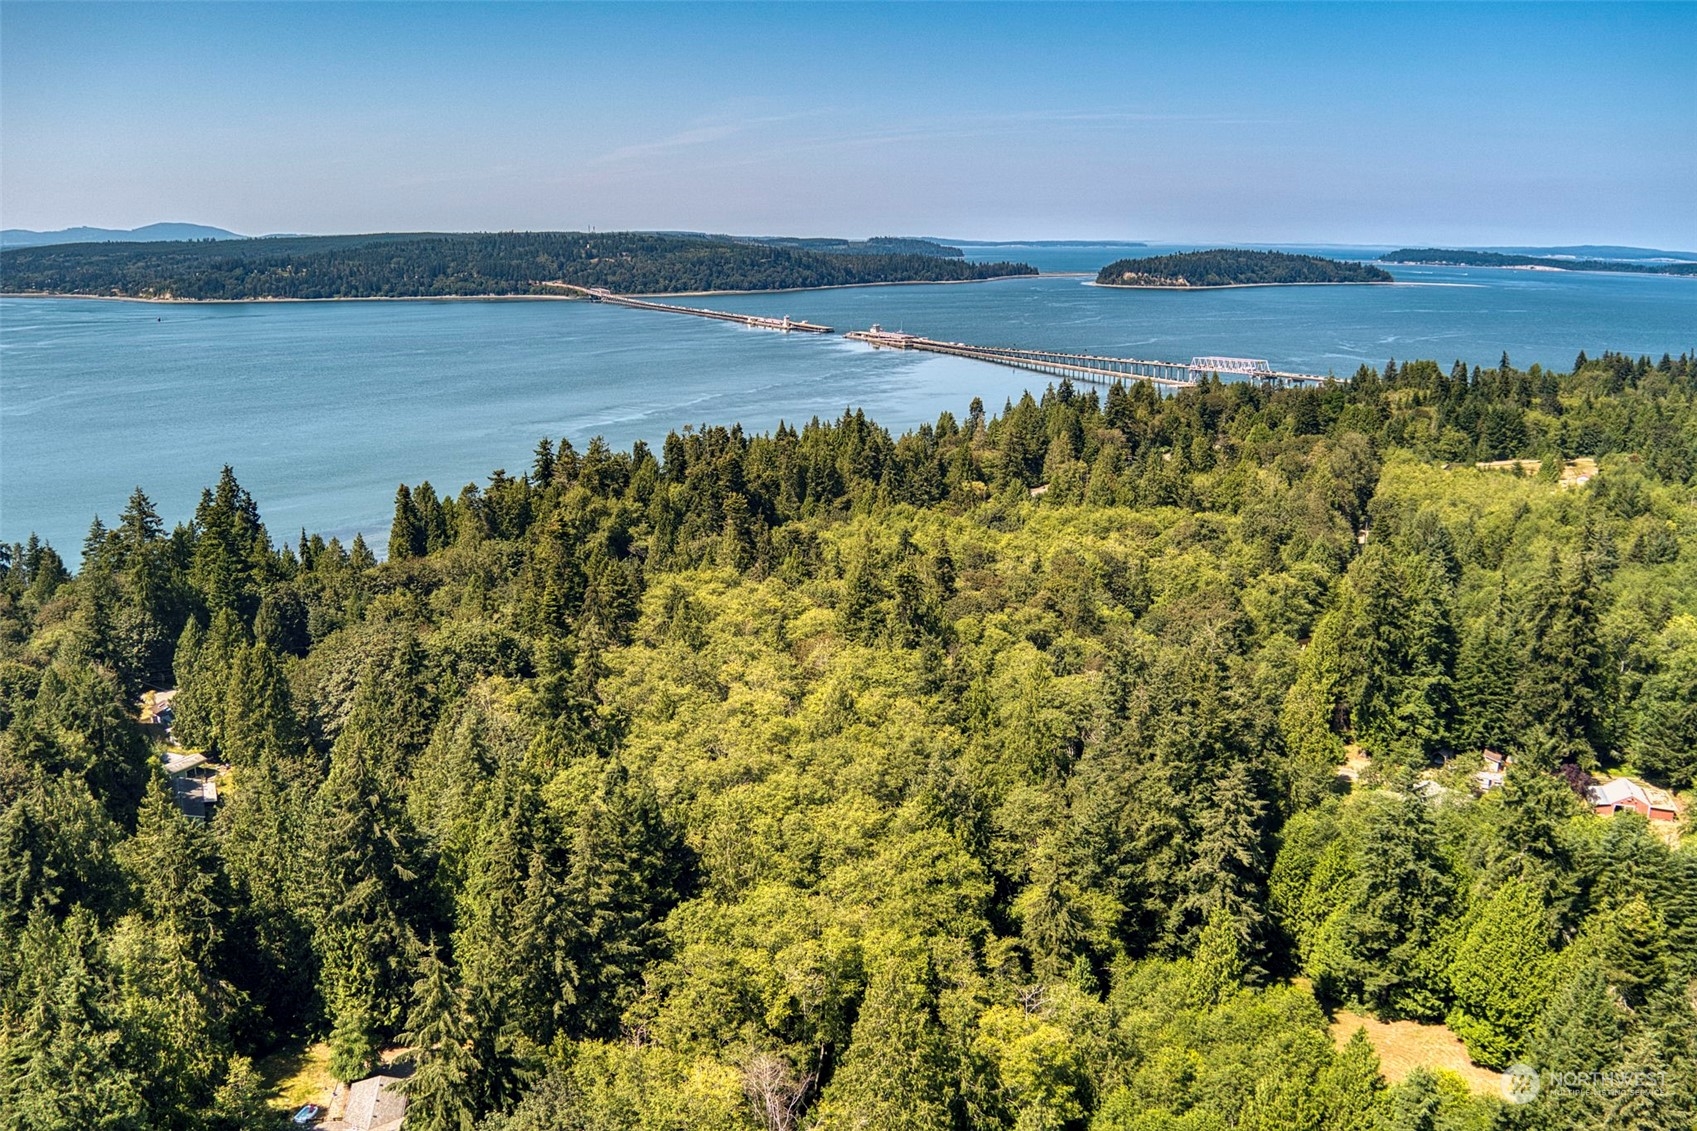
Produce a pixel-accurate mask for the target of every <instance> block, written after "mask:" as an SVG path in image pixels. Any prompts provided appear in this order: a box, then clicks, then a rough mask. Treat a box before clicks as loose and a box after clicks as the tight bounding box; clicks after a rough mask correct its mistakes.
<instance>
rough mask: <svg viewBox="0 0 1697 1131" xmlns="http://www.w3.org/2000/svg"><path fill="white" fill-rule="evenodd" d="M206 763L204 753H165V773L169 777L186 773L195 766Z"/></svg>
mask: <svg viewBox="0 0 1697 1131" xmlns="http://www.w3.org/2000/svg"><path fill="white" fill-rule="evenodd" d="M205 764H206V755H204V754H167V755H165V773H166V774H167V775H168V776H170V777H176V776H177V775H178V774H186V773H188V772H189V771H190V770H192V769H194V768H195V767H197V766H204V765H205Z"/></svg>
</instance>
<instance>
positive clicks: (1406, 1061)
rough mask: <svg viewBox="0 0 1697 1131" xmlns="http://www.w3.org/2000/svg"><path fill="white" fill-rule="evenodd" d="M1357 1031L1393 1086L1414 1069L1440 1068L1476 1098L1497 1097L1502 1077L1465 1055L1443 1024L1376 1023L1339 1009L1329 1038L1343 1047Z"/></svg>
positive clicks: (1461, 1047)
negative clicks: (1463, 1083) (1370, 1046)
mask: <svg viewBox="0 0 1697 1131" xmlns="http://www.w3.org/2000/svg"><path fill="white" fill-rule="evenodd" d="M1356 1029H1366V1030H1367V1039H1368V1040H1369V1041H1371V1042H1372V1044H1373V1051H1374V1052H1376V1053H1378V1054H1379V1071H1381V1072H1382V1073H1384V1076H1385V1079H1386V1080H1389V1081H1390V1082H1391V1083H1393V1084H1395V1083H1397V1082H1399V1081H1400V1080H1402V1079H1403V1078H1404V1077H1406V1076H1407V1075H1408V1074H1409V1073H1410V1072H1412V1071H1414V1070H1415V1069H1416V1068H1427V1069H1433V1070H1437V1069H1443V1070H1444V1071H1446V1072H1453V1073H1455V1074H1456V1075H1457V1076H1460V1077H1461V1078H1462V1079H1463V1080H1465V1081H1467V1086H1468V1087H1469V1088H1471V1089H1472V1090H1473V1092H1474V1094H1475V1095H1493V1096H1494V1095H1497V1094H1499V1088H1500V1087H1501V1082H1502V1077H1501V1076H1500V1075H1499V1074H1498V1073H1496V1072H1493V1071H1492V1070H1491V1069H1489V1068H1481V1067H1479V1066H1478V1065H1477V1064H1474V1063H1473V1062H1472V1061H1471V1060H1469V1059H1468V1056H1467V1047H1466V1046H1465V1045H1463V1044H1462V1043H1461V1039H1460V1038H1459V1037H1457V1036H1456V1035H1455V1034H1454V1033H1452V1032H1450V1031H1449V1029H1448V1028H1447V1027H1445V1026H1443V1025H1429V1024H1424V1023H1422V1022H1419V1021H1379V1020H1377V1019H1375V1018H1372V1017H1365V1016H1363V1015H1361V1014H1359V1013H1351V1012H1350V1011H1349V1010H1347V1009H1340V1010H1338V1012H1337V1015H1336V1016H1335V1017H1333V1019H1332V1039H1333V1040H1334V1041H1336V1042H1337V1044H1338V1047H1339V1048H1342V1047H1343V1046H1344V1045H1345V1044H1346V1043H1348V1041H1349V1039H1350V1037H1352V1036H1354V1035H1355V1030H1356Z"/></svg>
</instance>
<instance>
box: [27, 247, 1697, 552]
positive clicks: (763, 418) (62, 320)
mask: <svg viewBox="0 0 1697 1131" xmlns="http://www.w3.org/2000/svg"><path fill="white" fill-rule="evenodd" d="M1169 250H1181V249H1179V248H1168V247H1153V246H1152V247H1130V246H1126V245H1115V244H1101V245H1059V246H1057V245H1037V244H1011V245H1005V246H987V245H974V246H972V247H970V248H969V249H968V251H969V255H970V256H971V258H973V259H980V260H998V259H1014V260H1022V261H1024V262H1028V263H1031V264H1033V265H1034V266H1036V267H1038V268H1039V269H1040V270H1042V271H1044V272H1053V274H1045V275H1042V276H1039V277H1035V278H1031V277H1023V278H1014V279H1007V280H1000V281H995V282H987V283H970V284H948V285H903V286H880V287H860V288H845V289H838V290H815V291H797V292H787V293H779V294H754V295H716V296H713V297H712V298H691V299H683V300H679V301H682V302H687V303H690V304H693V305H699V306H712V307H714V308H717V309H722V310H730V311H737V312H740V313H748V314H766V315H784V314H788V315H790V316H791V317H794V318H798V319H806V320H808V321H812V322H818V323H823V324H826V325H830V326H833V327H835V328H836V329H837V330H839V331H843V330H853V329H865V328H866V327H868V326H870V325H872V324H874V323H877V324H880V325H882V326H884V327H885V328H886V329H900V330H907V331H910V332H913V333H918V334H923V335H925V336H928V337H933V338H941V339H944V340H949V341H963V342H970V343H974V344H981V345H1005V346H1021V347H1028V348H1041V349H1054V350H1064V351H1075V352H1086V353H1095V354H1107V355H1113V356H1123V357H1140V358H1148V359H1163V360H1172V361H1188V360H1189V359H1190V358H1191V357H1193V356H1197V355H1204V354H1207V355H1227V356H1237V357H1254V358H1264V359H1266V360H1268V361H1269V362H1271V363H1272V365H1273V366H1274V367H1275V368H1278V369H1285V370H1292V371H1298V372H1309V373H1320V374H1325V373H1336V374H1337V375H1339V376H1347V375H1348V374H1350V373H1353V372H1354V371H1355V369H1356V367H1357V366H1359V365H1361V364H1363V363H1367V364H1372V365H1383V364H1384V363H1385V361H1386V360H1387V359H1390V358H1396V359H1397V360H1398V361H1399V362H1400V361H1405V360H1409V359H1413V358H1432V359H1434V360H1436V361H1438V362H1439V363H1440V364H1442V365H1444V366H1445V367H1448V365H1449V364H1450V363H1451V362H1452V361H1454V360H1457V359H1460V360H1462V361H1464V362H1466V363H1467V364H1469V365H1475V364H1477V365H1483V366H1491V365H1495V364H1496V363H1497V360H1498V358H1499V357H1500V355H1501V354H1502V353H1503V352H1505V351H1506V352H1507V353H1508V354H1509V357H1510V359H1511V361H1512V362H1513V363H1514V364H1515V365H1517V366H1521V367H1526V366H1529V365H1531V364H1532V363H1533V362H1538V363H1540V364H1542V365H1545V366H1547V367H1549V366H1553V367H1557V368H1560V369H1563V370H1565V369H1567V368H1568V367H1569V366H1570V365H1571V364H1572V362H1573V358H1574V355H1575V354H1577V353H1578V352H1579V351H1580V350H1585V351H1588V352H1590V353H1592V354H1596V353H1598V352H1600V351H1602V350H1604V349H1614V350H1618V351H1622V352H1626V353H1630V354H1634V355H1636V354H1644V353H1647V354H1650V355H1651V356H1652V357H1657V358H1659V357H1660V356H1661V355H1662V354H1663V353H1664V352H1668V353H1673V354H1676V355H1677V354H1678V353H1680V352H1681V351H1692V350H1697V279H1692V278H1672V277H1666V276H1652V275H1632V274H1608V273H1582V272H1549V271H1525V270H1508V269H1492V268H1449V267H1402V266H1393V267H1391V268H1390V270H1391V271H1392V273H1393V274H1394V275H1395V276H1396V278H1397V280H1398V283H1397V284H1396V285H1389V286H1316V287H1247V288H1236V289H1226V290H1214V291H1193V292H1180V291H1160V290H1120V289H1111V288H1102V287H1095V286H1090V285H1088V284H1089V282H1090V279H1092V278H1094V276H1095V272H1096V270H1097V268H1099V267H1101V266H1103V265H1104V264H1106V263H1109V262H1111V261H1113V260H1115V259H1118V258H1120V257H1122V256H1125V255H1147V254H1155V253H1160V252H1165V251H1169ZM1289 250H1303V251H1312V252H1314V253H1317V254H1325V255H1331V256H1334V257H1337V258H1350V259H1357V258H1367V257H1369V256H1370V255H1371V254H1374V253H1373V252H1370V251H1368V250H1365V249H1360V248H1332V249H1313V248H1301V249H1297V248H1292V249H1289ZM1065 272H1081V273H1084V274H1083V275H1078V274H1065ZM1046 383H1047V379H1046V378H1044V377H1042V376H1041V375H1039V374H1034V373H1027V372H1023V371H1020V370H1014V369H1008V368H1004V367H1000V366H995V365H989V364H985V363H981V362H974V361H967V360H963V359H958V358H950V357H940V356H936V355H925V354H909V353H900V352H892V351H874V350H873V349H872V348H871V347H869V346H864V345H860V344H857V343H854V342H848V341H845V340H844V339H843V338H842V337H841V336H840V335H829V336H824V335H811V334H780V333H775V332H772V331H767V330H755V329H748V328H744V327H739V326H735V325H731V324H728V323H723V322H716V321H711V320H708V319H701V318H690V317H684V316H680V315H670V314H658V313H651V312H646V311H637V310H628V309H622V308H618V307H612V306H604V305H598V304H591V303H586V302H580V301H563V300H548V299H544V300H534V301H519V300H502V301H400V302H396V301H348V302H340V301H338V302H307V303H229V304H223V303H219V304H187V303H172V304H158V303H139V302H119V301H104V300H95V299H59V298H52V299H35V298H7V299H0V541H5V542H12V541H18V540H21V539H23V538H25V537H26V536H27V535H28V534H30V533H31V532H35V533H38V534H39V535H41V536H42V537H43V538H45V539H47V540H49V541H50V542H52V544H53V545H55V546H56V547H57V548H59V550H60V552H61V553H62V554H64V555H65V557H66V559H67V560H68V561H69V562H70V563H71V564H72V565H73V567H74V566H75V563H76V559H77V556H78V552H79V548H80V544H81V540H82V537H83V535H84V533H85V532H86V531H87V529H88V526H89V522H90V519H91V518H92V517H93V516H94V515H95V514H97V513H98V514H99V515H100V516H101V517H102V518H104V519H105V520H106V521H107V522H108V524H110V523H111V522H112V521H114V520H115V519H116V518H117V515H118V512H119V511H120V510H121V509H122V507H123V505H124V502H125V500H126V499H127V498H128V496H129V493H130V491H131V490H133V489H134V488H135V487H136V486H138V485H139V486H141V487H143V488H144V489H145V490H146V491H147V492H148V494H149V495H150V496H151V497H152V498H153V500H154V502H155V504H156V505H157V506H158V507H159V509H160V511H161V513H162V514H163V516H164V518H165V520H166V523H167V525H170V524H174V523H176V522H179V521H186V520H187V519H188V518H189V517H190V516H191V515H192V513H193V509H194V505H195V502H196V500H197V499H198V498H199V496H200V492H201V489H202V488H203V487H204V486H206V485H208V484H211V483H213V482H215V481H216V479H217V476H218V472H219V469H220V467H221V466H222V465H224V464H226V463H228V464H231V465H232V466H234V468H235V470H236V474H237V477H238V478H239V479H240V480H241V482H242V484H243V485H244V486H245V487H247V488H248V489H249V490H250V491H251V492H252V493H253V494H254V496H255V498H256V499H257V500H258V502H259V505H260V509H261V513H262V514H263V516H264V519H265V521H266V524H267V526H268V528H269V529H270V530H271V532H272V534H273V535H274V536H276V537H287V538H291V539H292V538H293V537H294V535H295V534H296V533H297V532H298V531H299V530H300V529H302V528H305V529H307V530H309V531H317V532H321V533H323V534H325V535H326V536H329V535H332V534H334V535H338V536H340V537H341V538H342V539H343V540H344V541H346V540H348V539H349V538H351V536H352V535H353V534H354V532H356V531H362V532H364V534H365V536H366V539H367V541H369V542H370V543H371V544H372V546H373V548H374V549H377V550H378V551H379V552H381V550H382V546H383V543H384V542H385V541H386V538H387V531H388V522H389V515H390V512H391V509H392V503H393V498H394V492H395V487H396V484H398V483H401V482H406V483H409V484H416V483H418V482H420V481H421V480H426V479H428V480H430V481H431V482H432V483H433V484H434V485H435V486H436V488H437V490H438V491H439V492H449V493H454V492H458V490H459V489H460V488H461V487H462V486H464V485H465V484H466V483H467V482H482V481H484V479H485V477H486V476H487V475H488V474H489V473H490V472H491V471H492V470H494V469H495V468H504V469H505V470H507V471H508V472H509V473H511V474H518V473H520V472H522V471H523V470H525V469H526V468H527V467H528V466H529V463H530V458H531V451H532V449H533V448H534V447H535V445H536V441H537V439H538V438H540V437H542V436H549V437H556V438H557V437H562V436H563V437H566V438H569V439H570V440H571V441H572V442H573V443H574V444H576V445H577V446H578V447H579V449H580V450H581V448H582V447H583V446H584V444H585V443H587V441H588V440H589V439H590V437H592V436H596V435H600V436H604V437H606V439H607V440H608V441H609V442H610V443H612V444H613V445H615V446H616V447H625V446H628V445H629V444H630V443H631V442H632V441H634V440H639V439H640V440H646V441H647V442H648V443H650V444H651V445H653V446H655V447H656V448H657V447H658V445H659V442H660V441H661V440H662V439H664V437H665V435H666V433H667V432H668V431H670V430H673V429H679V428H682V427H684V426H686V425H691V424H702V423H708V424H731V423H737V422H740V423H741V424H742V425H743V427H744V428H745V429H748V430H751V431H765V430H769V429H771V428H772V427H774V426H775V425H776V424H777V423H778V422H779V421H780V420H785V421H789V422H791V423H793V424H801V423H805V422H806V421H807V420H808V419H809V418H811V417H814V416H820V417H825V418H829V417H835V416H838V415H840V414H841V413H842V412H843V411H844V410H845V409H849V408H859V409H864V410H865V411H866V413H867V414H868V415H869V416H870V417H872V418H873V419H874V420H876V421H878V422H879V423H880V424H883V425H885V426H886V427H888V428H890V429H891V430H892V431H895V432H898V433H899V432H901V431H905V430H908V429H911V428H913V427H916V426H917V425H919V424H920V423H922V422H925V421H933V420H935V419H936V417H937V415H938V414H939V413H940V412H943V411H945V410H947V411H950V412H953V413H955V414H956V415H957V416H963V415H964V414H965V412H966V409H967V405H968V403H969V402H970V401H971V400H972V398H973V397H975V396H977V397H982V398H983V400H984V403H985V405H986V406H987V407H988V408H990V409H991V410H992V411H995V410H999V409H1000V408H1001V407H1002V405H1003V404H1004V402H1006V401H1007V400H1008V399H1010V398H1017V397H1018V396H1019V395H1020V393H1021V392H1022V391H1024V390H1026V389H1027V388H1030V389H1032V390H1033V391H1034V392H1040V391H1041V389H1042V388H1043V386H1044V385H1045V384H1046Z"/></svg>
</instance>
